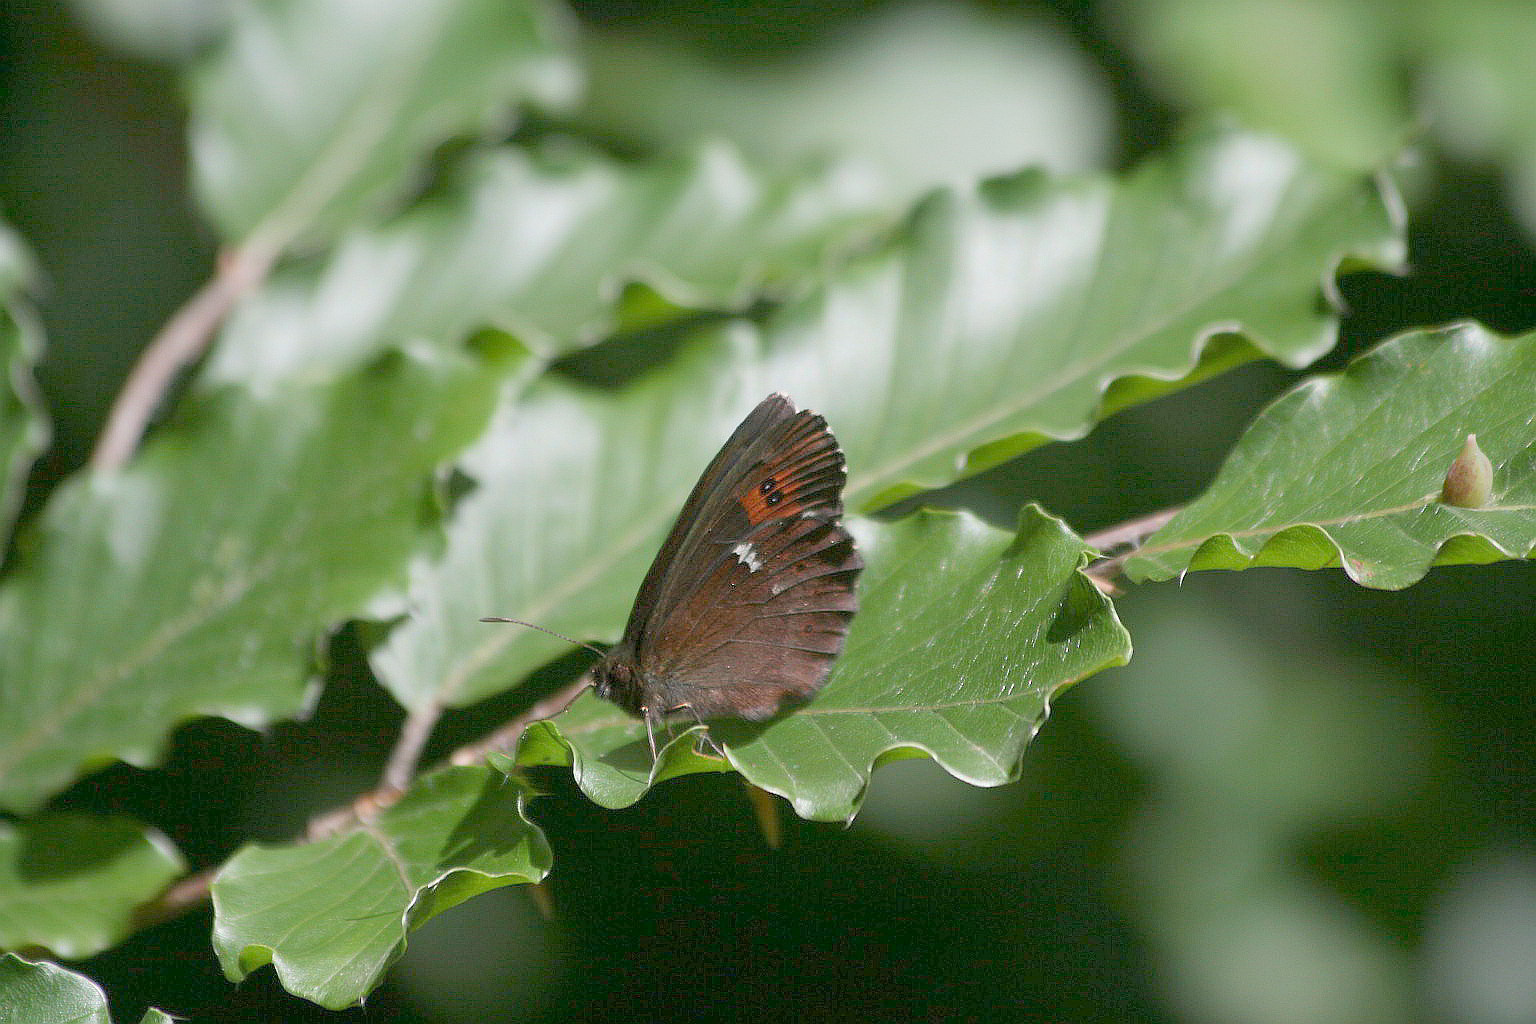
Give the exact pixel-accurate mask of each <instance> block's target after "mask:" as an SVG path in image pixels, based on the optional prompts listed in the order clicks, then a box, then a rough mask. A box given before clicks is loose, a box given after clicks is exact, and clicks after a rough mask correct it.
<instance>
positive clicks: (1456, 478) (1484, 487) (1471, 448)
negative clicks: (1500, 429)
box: [1440, 434, 1493, 508]
mask: <svg viewBox="0 0 1536 1024" xmlns="http://www.w3.org/2000/svg"><path fill="white" fill-rule="evenodd" d="M1492 497H1493V463H1491V462H1489V461H1488V456H1486V455H1484V454H1483V450H1482V449H1481V448H1479V447H1478V446H1477V435H1476V434H1468V435H1467V443H1466V444H1464V445H1462V447H1461V454H1460V455H1458V456H1456V461H1454V462H1452V463H1451V468H1450V469H1449V470H1448V471H1447V472H1446V474H1445V485H1444V486H1442V487H1441V488H1440V500H1441V501H1443V502H1445V503H1446V504H1447V505H1456V506H1458V507H1459V508H1482V507H1483V506H1485V505H1487V504H1488V501H1489V499H1490V498H1492Z"/></svg>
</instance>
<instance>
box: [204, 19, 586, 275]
mask: <svg viewBox="0 0 1536 1024" xmlns="http://www.w3.org/2000/svg"><path fill="white" fill-rule="evenodd" d="M556 13H557V12H556V11H554V10H553V9H552V8H550V7H548V6H546V5H545V4H543V3H541V2H539V0H307V2H304V3H297V2H293V0H282V2H274V3H262V4H254V3H253V4H245V5H242V6H241V7H240V8H239V9H238V11H237V12H236V16H235V18H234V20H233V23H232V24H231V26H230V29H229V38H228V40H227V43H226V45H225V46H224V47H223V48H222V49H221V50H220V51H219V52H218V53H217V54H216V55H215V56H214V57H213V58H212V59H211V60H210V61H209V62H208V63H207V64H206V65H205V66H203V67H202V68H201V69H199V72H198V73H197V74H196V75H195V76H194V77H193V81H192V90H191V91H192V117H191V148H192V172H193V184H194V186H195V187H196V190H197V193H198V196H199V197H200V198H201V200H202V203H203V206H204V208H205V209H206V210H207V212H208V214H209V215H210V216H211V217H212V219H213V220H214V222H215V223H216V224H217V225H218V227H219V230H220V231H221V232H222V233H223V234H224V235H225V236H226V237H227V238H228V239H230V240H233V241H239V242H243V243H248V244H252V245H256V246H259V247H265V248H270V249H281V248H283V247H284V246H286V245H287V244H288V243H289V242H290V241H293V240H295V239H300V238H309V239H318V238H323V237H325V236H329V235H332V234H334V233H335V232H336V231H338V230H339V229H341V228H343V227H345V226H346V225H347V224H349V223H350V222H352V221H353V220H354V219H356V218H357V217H358V216H359V215H360V214H362V213H365V212H367V211H370V210H373V209H376V208H378V207H379V206H380V205H381V204H382V203H384V202H386V201H387V200H389V199H392V198H394V197H396V196H397V195H398V194H399V193H400V192H401V190H402V188H403V187H404V186H405V184H406V183H407V182H408V181H409V179H410V177H411V175H412V174H413V173H415V172H416V171H417V170H418V169H419V167H420V165H421V163H422V161H423V159H424V158H425V156H426V155H427V153H428V151H430V150H431V149H432V147H434V146H436V145H438V144H439V143H441V142H443V141H444V140H446V139H448V138H450V137H452V136H454V135H458V134H469V133H475V132H484V131H488V130H496V131H503V132H504V131H506V130H507V129H508V128H510V126H511V125H512V123H513V121H514V120H515V115H516V112H517V110H516V108H517V106H518V105H519V104H521V103H523V102H528V101H534V102H539V103H562V102H565V101H568V100H569V99H570V98H571V96H572V94H573V92H574V89H575V85H576V72H575V69H574V66H573V65H572V63H571V61H570V59H569V57H568V56H567V55H566V53H565V52H564V51H565V40H564V36H565V35H566V33H565V31H564V30H563V29H564V25H563V22H562V21H561V20H560V19H559V18H558V17H556V16H555V15H556Z"/></svg>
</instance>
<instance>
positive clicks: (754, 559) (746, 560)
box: [731, 541, 763, 572]
mask: <svg viewBox="0 0 1536 1024" xmlns="http://www.w3.org/2000/svg"><path fill="white" fill-rule="evenodd" d="M731 552H732V553H733V554H735V556H736V559H737V561H739V562H741V564H742V565H744V566H746V567H747V571H748V572H757V570H759V569H761V568H762V567H763V560H762V559H761V558H759V557H758V556H757V549H756V548H754V547H753V546H752V545H751V544H750V543H749V542H747V541H742V542H741V543H740V544H737V545H736V546H735V547H733V548H731Z"/></svg>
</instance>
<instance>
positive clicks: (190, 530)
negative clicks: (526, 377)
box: [0, 353, 503, 810]
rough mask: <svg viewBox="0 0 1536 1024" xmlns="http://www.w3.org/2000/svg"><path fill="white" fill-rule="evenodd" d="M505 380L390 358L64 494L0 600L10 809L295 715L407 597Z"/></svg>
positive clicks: (216, 420) (271, 399)
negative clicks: (357, 640)
mask: <svg viewBox="0 0 1536 1024" xmlns="http://www.w3.org/2000/svg"><path fill="white" fill-rule="evenodd" d="M502 373H503V367H502V366H501V365H500V364H499V363H498V364H488V363H487V362H486V361H484V360H482V359H479V358H472V357H468V356H466V355H464V354H462V353H461V354H456V355H453V354H447V353H433V354H430V355H420V354H417V355H398V354H397V355H395V356H393V357H390V358H386V359H385V360H383V361H381V362H379V363H377V364H375V365H374V366H373V367H370V368H369V369H367V370H366V371H364V372H362V373H360V374H358V375H355V376H352V377H347V378H344V379H343V380H341V381H340V382H336V383H333V382H328V381H319V382H315V381H310V382H305V383H299V382H295V383H293V384H291V385H290V386H287V387H285V388H284V389H283V390H282V391H281V392H279V393H276V394H272V395H267V396H264V397H260V398H258V397H254V396H252V395H251V394H249V393H246V392H243V391H241V390H239V389H228V390H226V391H224V392H220V393H217V394H214V395H212V396H209V397H207V398H206V399H204V400H201V401H198V402H194V403H192V404H191V405H190V407H188V408H185V409H184V410H183V414H182V415H181V417H180V418H179V420H178V422H177V423H176V424H175V425H174V426H173V427H171V428H169V429H167V430H165V431H163V432H162V433H160V434H159V435H157V436H156V437H155V438H154V439H153V440H152V441H151V443H150V444H149V445H148V447H147V448H146V449H145V451H144V452H143V454H142V455H141V456H140V457H139V458H138V459H137V461H135V462H134V463H133V464H131V465H130V466H129V467H128V468H127V469H125V470H123V471H121V472H118V473H98V474H91V475H83V476H80V477H77V478H75V479H73V480H71V481H69V482H68V483H66V484H65V485H63V486H61V487H60V488H59V489H58V490H57V491H55V492H54V495H53V498H52V500H51V501H50V503H49V505H48V507H47V508H46V509H45V511H44V513H43V514H42V516H41V520H40V522H39V523H38V524H37V528H36V530H35V531H31V532H29V533H28V534H27V535H26V536H24V537H23V543H22V552H21V555H20V557H18V559H17V564H16V567H15V571H14V572H13V573H12V574H11V576H10V578H8V579H7V580H6V581H5V583H4V585H3V587H0V804H3V805H5V806H8V807H12V808H18V809H23V810H26V809H30V808H33V807H36V806H37V805H38V804H39V803H40V802H41V801H42V800H43V799H45V798H46V797H47V796H49V795H50V794H52V793H54V792H56V791H57V790H58V789H60V788H61V787H63V786H65V785H67V784H68V783H69V782H70V781H71V780H72V779H74V778H75V777H76V776H77V775H78V774H80V773H81V772H82V771H85V770H88V769H91V768H94V767H97V766H100V765H101V764H103V763H105V762H107V761H109V760H112V759H121V760H124V761H127V762H129V763H131V764H138V765H148V764H151V763H153V762H154V761H155V760H156V759H157V758H158V756H159V754H160V751H161V749H162V747H163V744H164V742H165V738H166V736H167V734H168V732H169V731H170V730H171V729H172V728H174V727H175V726H176V725H177V724H178V723H179V722H181V721H183V720H185V719H187V718H190V717H192V716H195V715H224V716H226V717H228V718H232V719H234V720H235V721H239V722H243V723H246V724H248V725H252V726H255V725H259V724H261V723H264V722H268V721H271V720H272V719H273V718H274V717H279V716H284V715H290V714H293V713H294V712H295V711H297V710H299V709H300V708H302V707H303V706H304V704H305V702H306V689H307V678H306V677H307V675H308V674H309V671H310V669H311V666H312V659H313V651H314V644H315V642H316V639H317V637H318V636H319V635H321V634H322V633H323V631H324V630H326V629H327V628H328V627H330V626H331V624H333V623H334V622H336V621H338V620H340V619H343V618H346V617H347V616H349V615H354V614H357V613H358V612H359V611H360V610H361V609H362V607H363V606H364V605H365V604H366V602H367V601H368V599H369V598H370V597H371V596H372V595H373V594H374V593H375V592H376V591H377V590H379V589H380V588H381V587H383V586H385V585H386V584H389V583H391V582H393V581H395V580H397V579H398V578H399V575H400V573H401V570H402V568H403V566H404V564H405V562H406V560H407V558H408V556H409V553H410V551H411V549H412V548H413V547H414V545H415V544H416V542H417V540H418V538H419V535H420V533H421V531H422V527H423V523H424V522H425V521H428V520H429V519H430V518H431V516H430V512H429V508H428V502H427V492H428V490H429V484H430V475H431V473H432V471H433V469H434V467H435V466H437V465H438V464H439V463H440V462H442V461H443V460H444V459H445V458H447V457H448V456H449V455H451V454H452V453H453V452H455V451H456V450H457V449H458V448H459V447H460V446H462V445H463V444H464V443H465V442H466V441H467V440H468V439H469V438H471V437H473V436H475V435H476V433H477V432H478V431H479V430H480V429H481V428H482V427H483V425H484V423H485V419H486V417H487V416H488V415H489V411H490V406H491V404H492V400H493V397H494V393H495V390H496V387H497V385H498V383H499V381H500V378H501V374H502ZM39 624H47V628H39Z"/></svg>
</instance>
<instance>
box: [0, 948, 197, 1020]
mask: <svg viewBox="0 0 1536 1024" xmlns="http://www.w3.org/2000/svg"><path fill="white" fill-rule="evenodd" d="M174 1019H175V1018H173V1017H171V1016H170V1015H168V1014H166V1013H163V1012H161V1011H160V1010H155V1009H150V1010H145V1011H144V1016H143V1017H141V1018H140V1019H139V1024H171V1021H173V1020H174ZM0 1022H3V1024H13V1022H14V1024H112V1015H111V1014H110V1013H108V1012H107V994H106V993H105V992H103V991H102V990H101V986H100V985H98V984H96V983H95V982H94V981H92V980H91V979H90V978H87V977H86V976H85V975H83V974H76V973H75V972H74V971H66V970H65V969H64V968H62V967H60V966H59V965H58V964H50V963H33V962H32V961H30V960H23V959H22V958H21V957H19V956H15V955H13V954H10V953H6V954H5V955H3V956H0Z"/></svg>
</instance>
